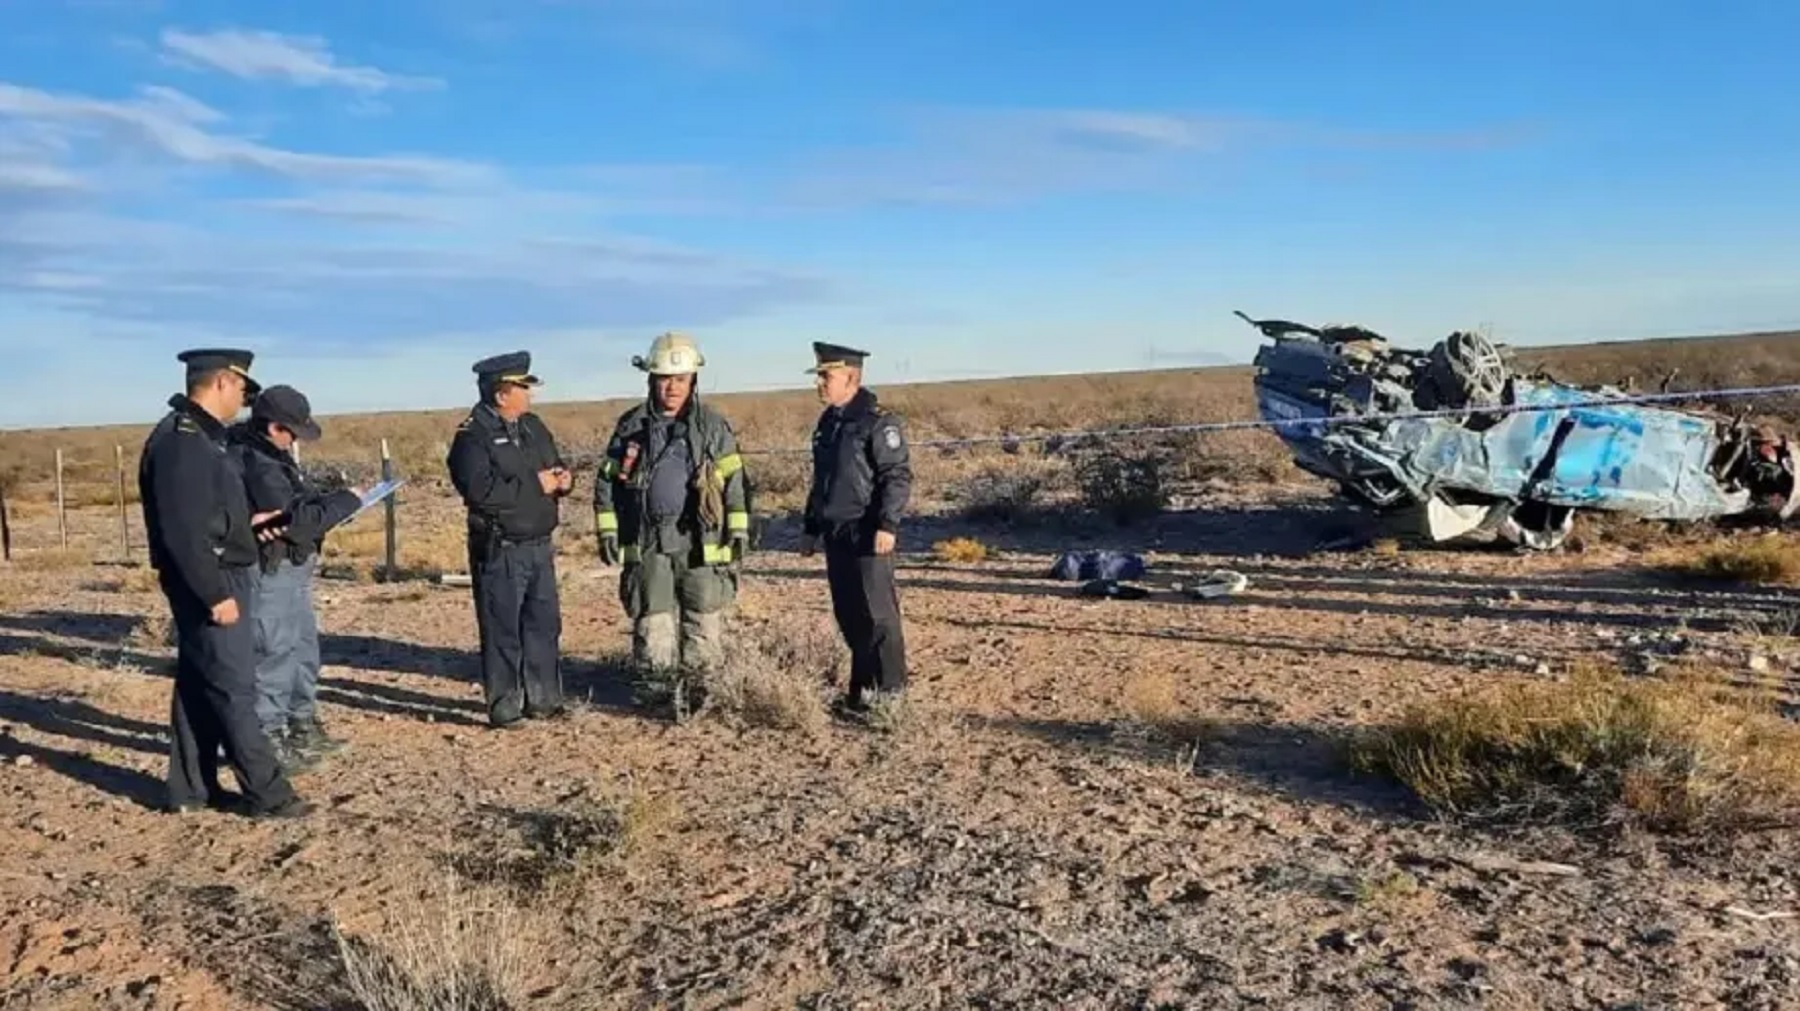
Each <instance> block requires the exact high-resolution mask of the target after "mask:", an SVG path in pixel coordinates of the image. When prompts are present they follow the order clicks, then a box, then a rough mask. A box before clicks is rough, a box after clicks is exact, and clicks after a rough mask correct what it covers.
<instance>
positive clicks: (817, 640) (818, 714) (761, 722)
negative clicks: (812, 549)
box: [706, 619, 843, 733]
mask: <svg viewBox="0 0 1800 1011" xmlns="http://www.w3.org/2000/svg"><path fill="white" fill-rule="evenodd" d="M842 651H843V648H842V645H841V644H840V643H839V641H838V637H837V633H836V631H835V630H834V629H833V628H832V627H831V626H830V625H828V624H827V623H825V622H823V621H816V620H802V619H790V620H788V621H784V622H780V623H776V622H768V623H761V624H755V625H740V626H738V627H737V628H736V629H734V631H733V633H732V634H731V635H730V637H729V638H728V639H727V641H726V647H725V660H724V664H723V665H722V666H721V667H720V669H719V670H717V671H714V672H712V673H711V674H710V675H708V677H707V679H706V710H707V711H708V712H710V713H713V714H715V715H717V716H720V717H721V718H723V719H725V720H726V721H728V722H731V723H735V724H737V725H739V726H744V727H762V728H766V729H770V730H791V731H799V732H802V733H816V732H818V731H820V730H822V729H824V727H825V725H826V723H827V720H828V715H827V699H826V692H827V691H828V690H829V689H828V686H829V685H830V684H831V682H832V681H833V679H834V678H835V676H836V672H837V668H838V665H839V662H840V659H841V654H842Z"/></svg>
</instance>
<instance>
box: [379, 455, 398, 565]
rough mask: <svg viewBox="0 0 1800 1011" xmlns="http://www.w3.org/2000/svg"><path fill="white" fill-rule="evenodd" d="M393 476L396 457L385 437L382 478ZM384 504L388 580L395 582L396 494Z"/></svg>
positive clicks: (386, 478) (389, 479) (391, 477)
mask: <svg viewBox="0 0 1800 1011" xmlns="http://www.w3.org/2000/svg"><path fill="white" fill-rule="evenodd" d="M393 478H394V458H393V457H392V456H391V455H389V453H388V441H387V440H386V439H383V440H381V479H382V480H383V481H391V480H393ZM383 506H384V509H383V511H384V512H385V513H386V514H387V515H386V522H385V523H384V524H383V525H384V526H385V527H386V528H387V529H386V533H387V558H386V573H387V576H386V578H387V581H388V582H393V580H394V578H395V571H396V570H395V565H394V540H395V538H394V533H395V531H394V527H395V522H394V496H392V495H389V496H388V497H387V501H386V502H384V503H383Z"/></svg>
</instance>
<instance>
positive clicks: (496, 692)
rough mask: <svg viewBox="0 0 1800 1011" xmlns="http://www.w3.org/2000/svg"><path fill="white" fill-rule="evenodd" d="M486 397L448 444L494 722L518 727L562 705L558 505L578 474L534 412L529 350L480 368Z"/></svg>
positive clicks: (480, 364)
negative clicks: (465, 524) (463, 516)
mask: <svg viewBox="0 0 1800 1011" xmlns="http://www.w3.org/2000/svg"><path fill="white" fill-rule="evenodd" d="M474 372H475V375H476V377H477V379H476V387H477V389H478V390H479V392H480V396H481V402H480V403H478V404H476V405H475V407H474V408H473V409H472V410H470V411H469V416H468V417H467V418H465V419H463V422H462V424H460V425H458V426H457V429H456V437H455V438H454V439H453V440H451V443H450V455H449V458H448V461H447V463H448V465H449V468H450V481H451V483H452V484H454V485H455V486H456V490H457V492H458V493H459V494H461V495H462V499H463V504H464V505H465V506H467V507H468V514H469V577H470V581H471V582H472V583H473V586H474V596H475V620H476V626H477V628H478V629H479V630H480V636H481V684H482V690H483V691H484V692H485V694H486V696H487V708H488V722H489V724H491V725H492V726H494V727H516V726H518V725H519V723H520V721H522V720H525V719H541V718H546V717H553V716H559V715H561V714H562V713H563V712H564V708H563V686H562V668H561V647H560V640H561V637H562V604H561V601H560V599H559V597H558V594H557V588H556V545H555V543H554V542H553V540H552V535H553V534H554V533H555V531H556V526H557V521H558V519H559V517H558V506H559V505H560V504H561V503H560V500H561V499H562V498H563V496H565V495H567V494H569V492H570V491H571V490H572V488H573V487H574V476H573V475H572V474H571V473H570V471H569V468H568V466H567V465H566V464H564V462H563V458H562V454H561V453H560V452H559V451H558V450H557V448H556V440H555V439H553V438H551V436H550V430H549V429H548V428H546V427H545V426H544V422H543V421H542V420H541V419H539V418H538V416H537V415H535V414H533V413H531V395H532V390H534V389H536V388H537V387H538V386H540V385H542V380H540V379H538V377H536V376H534V375H532V374H531V353H530V352H528V351H514V352H511V353H509V354H503V355H495V356H494V357H492V358H484V359H482V360H481V361H478V362H476V363H475V365H474Z"/></svg>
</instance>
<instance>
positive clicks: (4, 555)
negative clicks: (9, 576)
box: [0, 480, 12, 562]
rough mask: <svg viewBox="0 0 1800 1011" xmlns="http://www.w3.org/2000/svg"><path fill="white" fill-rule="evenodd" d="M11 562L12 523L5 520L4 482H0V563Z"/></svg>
mask: <svg viewBox="0 0 1800 1011" xmlns="http://www.w3.org/2000/svg"><path fill="white" fill-rule="evenodd" d="M10 561H12V522H11V521H10V520H8V519H7V518H6V482H5V481H4V480H0V562H10Z"/></svg>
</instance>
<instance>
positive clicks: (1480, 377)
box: [1238, 312, 1800, 550]
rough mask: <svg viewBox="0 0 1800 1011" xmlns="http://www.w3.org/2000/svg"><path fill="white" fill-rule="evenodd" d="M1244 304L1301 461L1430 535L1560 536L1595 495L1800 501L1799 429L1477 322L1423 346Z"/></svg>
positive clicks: (1268, 409) (1260, 366) (1621, 500)
mask: <svg viewBox="0 0 1800 1011" xmlns="http://www.w3.org/2000/svg"><path fill="white" fill-rule="evenodd" d="M1238 316H1239V317H1240V318H1242V319H1243V320H1244V321H1245V322H1247V323H1249V324H1250V325H1252V326H1254V327H1256V328H1257V329H1258V330H1259V331H1261V332H1262V334H1263V336H1264V337H1266V338H1268V339H1269V340H1270V341H1271V342H1272V343H1269V344H1265V345H1263V346H1262V347H1261V348H1260V349H1259V350H1258V352H1257V355H1256V359H1255V365H1256V377H1255V384H1256V399H1257V407H1258V410H1259V411H1260V413H1261V415H1262V417H1263V418H1264V419H1265V420H1268V421H1276V422H1281V423H1282V424H1280V425H1279V426H1278V427H1277V428H1276V429H1275V431H1276V433H1277V434H1278V435H1280V437H1281V439H1282V441H1283V442H1285V443H1286V444H1287V446H1288V447H1289V449H1290V450H1291V451H1292V452H1293V454H1294V461H1295V463H1296V464H1297V465H1298V466H1299V467H1300V468H1301V469H1302V470H1305V471H1307V472H1309V473H1312V474H1315V475H1317V476H1319V477H1322V478H1325V479H1327V480H1330V481H1334V482H1336V483H1337V484H1338V485H1339V486H1340V487H1341V488H1342V489H1343V491H1344V493H1345V494H1347V495H1348V496H1350V497H1351V498H1352V499H1354V500H1356V501H1358V502H1360V503H1362V504H1364V505H1366V506H1368V507H1370V508H1372V509H1374V510H1376V511H1378V512H1380V513H1382V514H1384V515H1390V516H1399V517H1402V518H1404V519H1406V520H1412V521H1416V522H1417V524H1418V532H1420V533H1422V534H1424V535H1425V536H1426V537H1428V538H1429V539H1430V540H1432V541H1436V542H1444V541H1453V540H1482V541H1491V540H1494V539H1495V538H1500V539H1503V540H1505V541H1508V542H1511V543H1513V544H1517V545H1521V546H1524V547H1527V548H1536V549H1546V550H1547V549H1553V548H1556V547H1558V546H1560V545H1561V544H1562V543H1563V541H1564V539H1566V538H1567V537H1568V535H1569V532H1570V531H1571V530H1572V529H1573V525H1574V521H1575V514H1576V512H1577V511H1579V510H1584V509H1591V510H1597V511H1604V512H1621V513H1628V514H1633V515H1636V516H1639V517H1642V518H1644V519H1662V520H1698V519H1708V518H1713V517H1723V516H1736V515H1740V514H1756V513H1765V514H1767V515H1768V516H1769V517H1770V518H1774V519H1780V520H1785V519H1787V518H1788V516H1789V515H1791V514H1792V513H1793V512H1794V511H1795V509H1796V507H1797V506H1800V499H1796V497H1795V495H1794V491H1795V474H1794V471H1795V466H1794V458H1793V452H1792V449H1791V447H1790V446H1789V443H1788V440H1787V439H1785V438H1780V439H1778V438H1776V437H1775V436H1774V435H1773V434H1772V433H1770V432H1768V431H1766V430H1763V429H1758V428H1752V427H1751V426H1750V425H1748V424H1747V423H1746V422H1745V420H1744V419H1743V418H1742V417H1736V418H1729V417H1724V416H1718V415H1714V414H1712V413H1710V412H1699V411H1690V410H1685V409H1675V408H1666V407H1657V406H1651V405H1647V404H1641V403H1623V402H1619V403H1614V402H1611V401H1614V400H1617V399H1619V398H1623V397H1626V396H1628V394H1626V393H1625V392H1624V391H1622V390H1619V389H1617V388H1614V387H1608V386H1601V387H1578V386H1572V385H1568V384H1565V383H1560V382H1557V381H1555V380H1553V379H1550V378H1548V377H1544V376H1524V375H1519V374H1517V373H1516V371H1515V369H1514V368H1513V364H1512V362H1511V360H1510V356H1509V355H1508V354H1507V353H1506V352H1505V350H1504V348H1503V347H1502V346H1498V345H1495V344H1493V343H1492V342H1490V341H1488V340H1487V339H1486V338H1484V337H1482V336H1481V335H1479V334H1474V333H1464V332H1460V331H1459V332H1457V333H1453V334H1451V335H1450V336H1448V337H1446V338H1445V339H1443V340H1441V341H1439V342H1438V343H1437V344H1435V345H1433V346H1432V347H1431V349H1430V350H1428V351H1422V352H1421V351H1412V350H1407V349H1402V348H1395V347H1393V346H1392V345H1390V344H1389V342H1388V341H1387V339H1386V338H1384V337H1382V336H1381V335H1380V334H1376V333H1374V332H1371V331H1369V330H1365V329H1362V328H1361V327H1354V326H1350V327H1324V328H1315V327H1311V326H1307V325H1305V324H1301V323H1294V322H1290V321H1287V320H1256V319H1251V318H1250V317H1249V316H1246V315H1244V314H1243V313H1241V312H1240V313H1238ZM1420 412H1426V413H1427V416H1424V417H1417V416H1414V417H1406V416H1404V415H1408V414H1418V413H1420ZM1396 415H1400V416H1396ZM1327 418H1329V419H1336V420H1333V421H1330V422H1324V421H1320V423H1317V424H1313V423H1309V422H1311V421H1313V420H1315V419H1327ZM1364 419H1366V420H1364Z"/></svg>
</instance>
